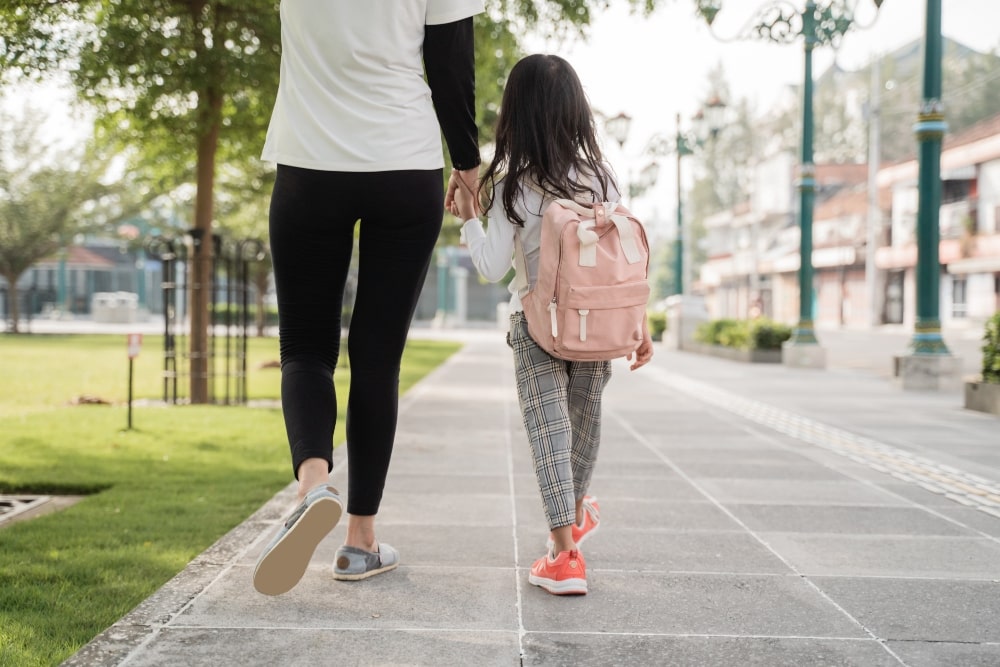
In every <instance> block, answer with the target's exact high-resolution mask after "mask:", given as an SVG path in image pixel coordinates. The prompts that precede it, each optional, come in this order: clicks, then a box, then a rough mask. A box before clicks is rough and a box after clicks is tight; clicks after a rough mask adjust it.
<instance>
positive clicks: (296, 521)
mask: <svg viewBox="0 0 1000 667" xmlns="http://www.w3.org/2000/svg"><path fill="white" fill-rule="evenodd" d="M343 513H344V505H343V503H342V502H341V501H340V495H339V494H338V493H337V489H335V488H333V487H332V486H330V485H328V484H323V485H322V486H317V487H315V488H313V489H311V490H310V491H309V492H308V493H307V494H306V498H305V500H303V501H302V502H301V503H300V504H299V506H298V507H296V508H295V511H293V512H292V514H291V516H289V517H288V520H287V521H285V523H284V525H283V526H282V527H281V530H279V531H278V534H277V535H275V537H274V539H273V540H272V541H271V543H270V544H269V545H267V548H266V549H264V551H263V553H261V555H260V558H259V559H258V560H257V567H256V568H255V569H254V571H253V586H254V588H256V589H257V590H258V591H259V592H261V593H263V594H264V595H281V594H282V593H287V592H288V591H290V590H292V587H294V586H295V584H297V583H299V580H300V579H302V575H304V574H305V573H306V568H307V567H309V561H310V560H311V559H312V555H313V552H314V551H316V547H317V546H319V543H320V542H322V541H323V538H324V537H326V536H327V535H328V534H329V533H330V531H331V530H333V529H334V527H335V526H336V525H337V522H338V521H340V517H341V515H342V514H343Z"/></svg>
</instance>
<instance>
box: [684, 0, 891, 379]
mask: <svg viewBox="0 0 1000 667" xmlns="http://www.w3.org/2000/svg"><path fill="white" fill-rule="evenodd" d="M882 1H883V0H873V3H874V4H875V11H876V13H877V12H878V10H879V8H880V7H881V6H882ZM696 3H697V8H698V11H699V13H700V14H701V15H702V17H704V19H705V21H706V22H707V23H708V26H709V30H711V28H712V24H713V22H714V21H715V17H716V15H718V13H719V12H720V11H721V10H722V0H696ZM858 4H859V0H853V1H852V0H829V1H828V2H825V3H822V4H820V3H817V2H816V1H815V0H807V2H806V3H805V7H804V9H803V10H802V12H798V11H796V10H794V8H792V7H790V6H789V5H788V3H787V2H775V3H774V4H771V5H765V6H764V7H762V8H760V9H758V10H757V14H756V17H755V18H754V20H752V21H750V22H749V23H748V24H747V26H748V28H747V30H746V31H745V32H744V33H742V34H740V35H737V36H736V37H733V38H729V39H725V40H722V41H733V40H735V39H764V40H767V41H770V42H775V43H778V44H791V43H793V42H794V41H795V40H796V39H797V38H798V37H800V36H801V37H803V38H804V42H805V75H804V80H803V86H802V153H801V164H800V167H799V183H798V189H799V231H800V237H799V258H800V261H799V276H798V278H799V320H798V324H797V325H796V326H795V329H794V330H793V333H792V338H791V340H789V341H788V342H787V343H786V344H785V347H784V354H783V355H782V356H783V360H784V363H785V364H787V365H790V366H803V367H813V368H817V367H819V368H821V367H823V366H825V365H826V355H825V353H824V351H823V349H822V348H821V347H820V346H819V341H818V340H817V339H816V332H815V330H814V329H813V265H812V249H813V243H812V226H813V203H814V200H815V197H816V165H815V164H814V163H813V132H814V122H813V61H812V57H813V51H814V50H815V48H816V47H817V46H821V45H825V44H837V43H838V42H839V41H840V40H841V39H842V38H843V36H844V35H846V34H847V33H848V32H849V31H850V30H852V29H855V28H859V27H869V26H861V25H859V23H858V21H857V19H856V15H855V10H856V9H857V6H858ZM713 36H714V32H713Z"/></svg>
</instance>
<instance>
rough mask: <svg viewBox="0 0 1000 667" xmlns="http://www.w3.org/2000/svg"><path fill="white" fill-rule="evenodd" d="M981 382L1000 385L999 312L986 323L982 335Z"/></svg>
mask: <svg viewBox="0 0 1000 667" xmlns="http://www.w3.org/2000/svg"><path fill="white" fill-rule="evenodd" d="M983 382H990V383H992V384H1000V311H998V312H997V313H995V314H994V315H993V317H991V318H990V319H988V320H987V321H986V332H985V333H984V334H983Z"/></svg>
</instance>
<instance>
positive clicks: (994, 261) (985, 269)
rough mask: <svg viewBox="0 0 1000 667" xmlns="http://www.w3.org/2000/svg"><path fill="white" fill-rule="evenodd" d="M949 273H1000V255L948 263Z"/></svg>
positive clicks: (969, 258) (968, 258) (967, 258)
mask: <svg viewBox="0 0 1000 667" xmlns="http://www.w3.org/2000/svg"><path fill="white" fill-rule="evenodd" d="M948 273H1000V255H998V256H994V257H966V258H965V259H959V260H956V261H954V262H952V263H951V264H949V265H948Z"/></svg>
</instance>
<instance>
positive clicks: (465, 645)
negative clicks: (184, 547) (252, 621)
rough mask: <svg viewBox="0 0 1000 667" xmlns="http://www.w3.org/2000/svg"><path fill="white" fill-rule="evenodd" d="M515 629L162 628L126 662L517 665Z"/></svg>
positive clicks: (141, 665)
mask: <svg viewBox="0 0 1000 667" xmlns="http://www.w3.org/2000/svg"><path fill="white" fill-rule="evenodd" d="M517 654H518V639H517V633H516V632H514V631H509V632H483V631H476V632H438V631H428V630H383V629H378V628H375V627H373V628H371V629H365V630H357V629H351V630H342V629H323V630H312V629H296V630H292V631H289V630H284V629H283V630H268V629H264V630H258V629H253V630H247V629H229V628H227V629H197V628H195V629H177V628H168V629H166V630H163V631H161V632H160V633H159V635H157V637H156V638H155V639H154V640H153V641H152V642H150V644H149V645H147V646H144V647H143V648H142V650H141V651H139V652H138V653H137V654H136V655H135V656H133V657H132V659H131V660H130V661H129V663H128V664H129V665H133V666H135V667H162V666H163V665H282V666H287V667H314V666H316V665H324V664H326V665H412V664H427V665H429V664H434V665H456V666H457V665H484V666H487V667H491V666H496V667H512V666H513V665H516V664H518V661H517Z"/></svg>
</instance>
